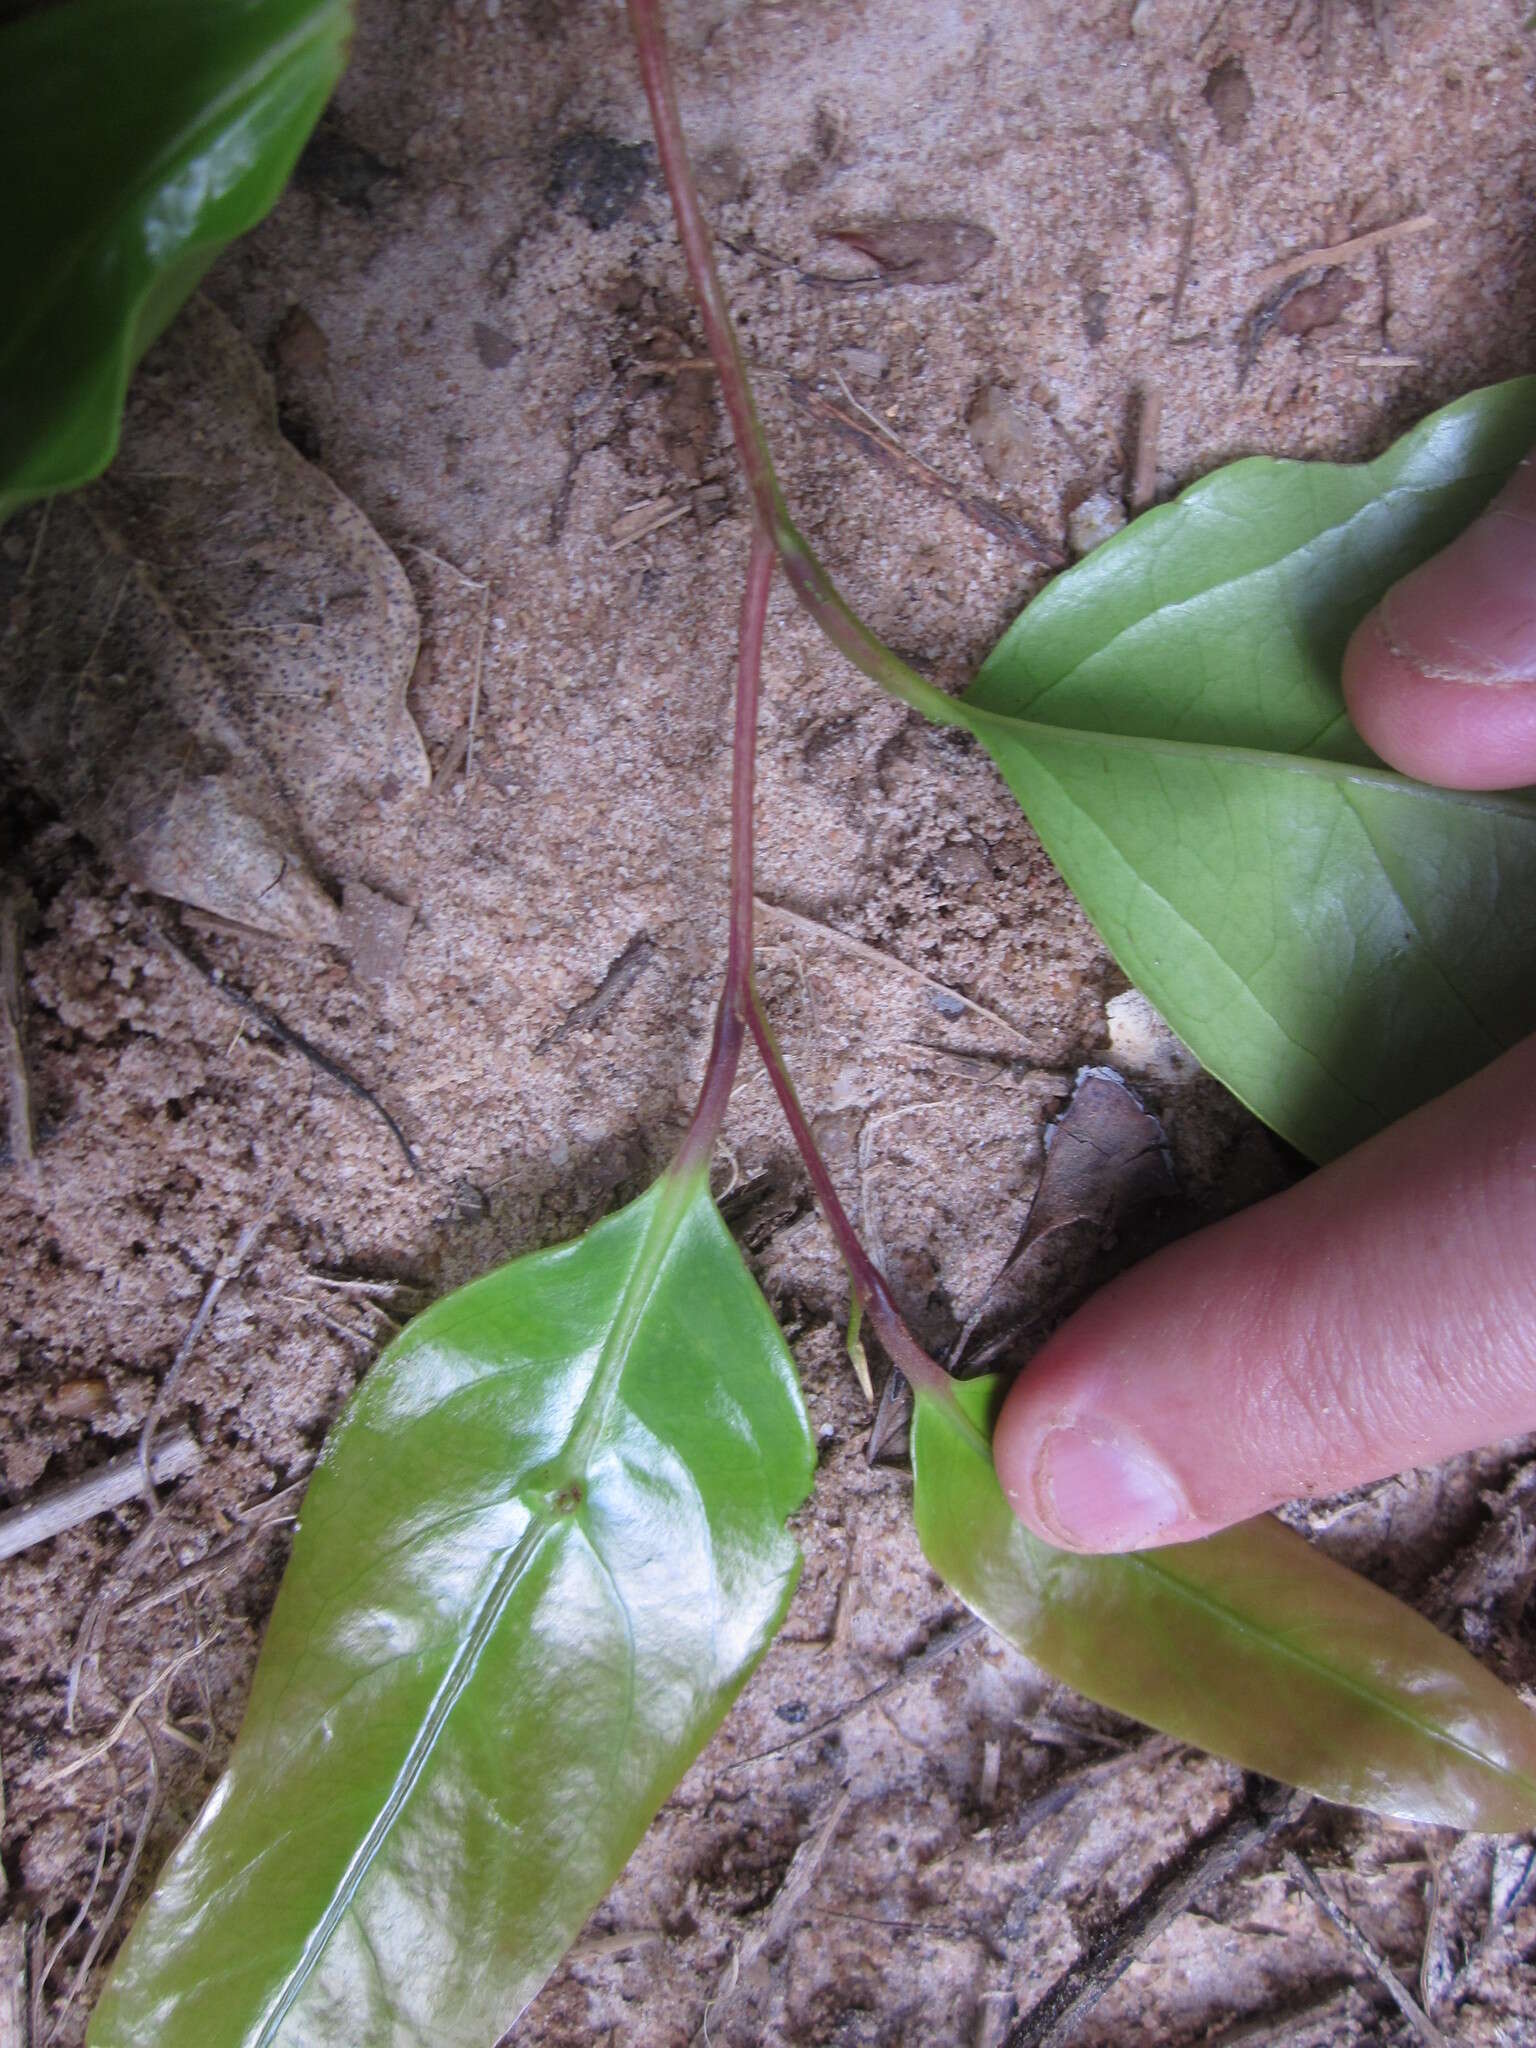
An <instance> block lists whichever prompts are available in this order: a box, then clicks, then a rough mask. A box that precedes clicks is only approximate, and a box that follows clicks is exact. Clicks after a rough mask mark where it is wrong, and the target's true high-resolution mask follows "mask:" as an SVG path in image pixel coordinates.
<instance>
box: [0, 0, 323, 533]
mask: <svg viewBox="0 0 1536 2048" xmlns="http://www.w3.org/2000/svg"><path fill="white" fill-rule="evenodd" d="M351 30H352V0H58V4H56V5H52V6H43V7H38V8H36V9H35V10H34V11H33V12H31V13H27V14H24V15H22V16H21V17H20V18H19V19H18V20H14V21H11V22H8V23H6V24H5V25H4V26H3V27H0V188H3V189H4V191H5V193H6V200H5V205H4V207H3V209H0V307H3V311H0V519H4V518H5V517H6V516H7V515H8V514H9V513H10V512H12V511H14V510H15V508H16V506H17V505H18V504H21V503H23V502H24V501H25V500H26V499H28V498H32V497H38V496H40V495H42V494H44V493H46V492H49V491H58V490H66V489H69V488H71V487H72V486H74V485H76V484H80V483H84V482H85V481H86V480H87V479H88V478H89V477H93V476H95V475H97V474H98V473H99V472H100V471H101V470H102V469H103V468H104V467H105V466H106V464H107V463H108V462H109V461H110V459H111V457H112V453H113V450H114V449H115V448H116V446H117V429H118V420H119V417H120V415H121V412H122V405H123V394H124V392H125V390H126V388H127V383H128V377H129V374H130V372H131V371H132V369H133V366H134V364H135V363H136V362H137V361H138V359H139V357H140V356H141V355H142V354H143V353H144V351H145V349H147V348H148V347H149V345H150V343H151V342H152V341H153V340H154V339H155V337H156V336H157V335H158V334H159V333H160V332H161V331H162V330H163V329H164V328H165V326H166V325H167V323H168V322H169V321H170V319H171V316H172V315H173V314H174V313H175V311H176V309H177V307H178V306H179V305H180V304H181V303H182V301H183V300H184V299H185V298H186V296H187V294H188V293H189V292H190V291H191V290H192V289H193V288H194V286H195V285H196V284H197V281H198V279H199V278H200V277H201V276H202V274H203V272H204V271H205V270H206V269H207V268H208V265H209V264H210V263H211V262H212V261H213V259H214V257H215V256H216V255H217V254H218V252H219V251H220V249H222V248H223V247H224V246H225V244H226V243H228V242H230V241H232V240H233V239H234V237H235V236H236V235H240V234H243V233H244V232H245V230H246V229H247V228H249V227H251V226H253V225H254V224H255V223H256V222H257V221H258V220H260V219H261V217H262V215H263V214H264V213H266V212H267V211H268V209H269V208H270V207H271V206H272V204H273V202H274V201H275V200H276V198H277V195H278V193H279V192H280V191H281V190H282V188H283V185H284V183H285V182H286V180H287V178H288V174H289V173H290V171H291V170H292V169H293V165H294V162H295V159H296V158H297V156H298V154H299V151H300V149H301V148H302V147H303V145H304V141H305V138H306V137H307V136H308V134H309V132H310V130H311V128H312V127H313V126H314V124H315V121H316V120H317V119H318V117H319V114H320V110H321V108H322V107H323V106H324V105H325V102H326V100H327V98H328V97H329V96H330V92H331V88H332V86H333V85H334V84H335V83H336V80H337V78H338V77H339V76H340V74H341V70H342V66H343V64H344V63H345V61H346V52H347V42H348V38H349V37H350V35H351Z"/></svg>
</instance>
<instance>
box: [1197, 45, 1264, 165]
mask: <svg viewBox="0 0 1536 2048" xmlns="http://www.w3.org/2000/svg"><path fill="white" fill-rule="evenodd" d="M1205 103H1206V105H1207V106H1208V107H1209V108H1210V110H1211V112H1212V114H1213V115H1214V116H1215V118H1216V132H1217V134H1218V135H1219V136H1220V137H1221V139H1222V141H1223V142H1225V143H1227V144H1228V145H1229V146H1230V145H1231V144H1232V143H1235V142H1241V141H1242V139H1243V130H1244V129H1245V128H1246V127H1247V126H1248V116H1249V115H1250V114H1251V113H1252V112H1253V87H1252V86H1251V85H1250V84H1249V83H1248V74H1247V72H1246V71H1245V70H1244V69H1243V67H1242V65H1241V63H1240V62H1239V61H1238V59H1237V58H1236V57H1225V58H1223V59H1222V61H1221V63H1219V64H1218V65H1217V66H1216V67H1215V69H1214V70H1213V71H1212V72H1211V73H1210V75H1209V76H1208V77H1207V79H1206V81H1205Z"/></svg>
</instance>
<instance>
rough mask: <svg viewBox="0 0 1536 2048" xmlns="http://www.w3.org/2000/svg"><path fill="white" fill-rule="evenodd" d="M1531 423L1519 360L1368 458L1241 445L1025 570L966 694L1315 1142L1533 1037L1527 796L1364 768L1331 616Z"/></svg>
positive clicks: (1533, 802)
mask: <svg viewBox="0 0 1536 2048" xmlns="http://www.w3.org/2000/svg"><path fill="white" fill-rule="evenodd" d="M1533 440H1536V378H1533V377H1525V378H1519V379H1516V380H1515V381H1514V382H1512V383H1509V384H1503V385H1498V386H1495V387H1494V388H1492V389H1490V390H1486V391H1480V392H1475V393H1474V394H1473V395H1472V396H1471V397H1469V398H1464V399H1462V400H1460V401H1459V402H1458V403H1457V404H1455V405H1451V406H1448V407H1446V409H1445V410H1444V411H1443V412H1439V413H1436V414H1435V415H1434V416H1433V417H1432V418H1430V419H1428V420H1425V421H1424V422H1423V423H1422V424H1421V425H1420V426H1419V427H1417V428H1415V430H1414V431H1413V432H1412V433H1410V434H1408V435H1407V436H1406V437H1405V438H1404V439H1403V440H1401V441H1399V442H1398V443H1397V444H1396V446H1395V447H1393V448H1391V449H1389V450H1388V451H1387V453H1386V454H1385V455H1383V456H1382V457H1381V458H1380V459H1379V460H1378V461H1376V462H1373V463H1368V464H1366V465H1364V466H1362V467H1359V468H1346V467H1341V466H1337V465H1333V464H1327V463H1299V462H1271V461H1263V460H1254V461H1248V462H1239V463H1235V464H1233V465H1232V467H1231V468H1229V469H1224V470H1220V471H1218V472H1217V473H1216V474H1215V475H1214V476H1211V477H1208V478H1207V479H1206V480H1205V481H1204V482H1203V483H1198V484H1196V485H1194V486H1193V488H1192V489H1190V490H1188V491H1186V492H1185V494H1184V495H1183V497H1182V498H1180V499H1179V500H1178V501H1177V502H1176V503H1175V504H1172V505H1168V506H1163V507H1160V508H1159V509H1157V510H1155V511H1152V512H1149V513H1147V514H1146V515H1145V516H1144V517H1143V518H1141V519H1138V520H1137V521H1136V522H1135V524H1134V525H1133V526H1131V527H1130V528H1128V529H1127V530H1126V532H1125V533H1124V534H1122V535H1120V536H1118V537H1117V538H1116V539H1114V540H1112V541H1110V542H1109V543H1108V544H1107V545H1106V546H1104V547H1102V548H1100V549H1098V550H1096V551H1095V553H1094V554H1093V555H1091V556H1090V557H1089V558H1088V560H1087V561H1085V562H1083V563H1081V564H1080V565H1079V566H1078V567H1077V568H1075V569H1072V570H1069V571H1068V573H1067V574H1066V575H1064V576H1061V577H1059V578H1058V579H1057V580H1056V581H1055V582H1054V583H1053V584H1051V585H1050V586H1049V588H1048V589H1046V590H1045V591H1044V592H1043V593H1042V594H1041V596H1040V597H1038V598H1037V599H1036V600H1035V602H1034V603H1033V604H1031V605H1030V606H1029V608H1028V609H1027V610H1026V611H1025V612H1024V614H1023V615H1022V617H1020V618H1019V619H1018V620H1017V621H1016V623H1015V624H1014V625H1013V626H1012V627H1010V628H1009V630H1008V632H1007V633H1006V634H1005V635H1004V636H1003V639H1002V640H1001V642H1000V643H999V645H998V647H997V648H996V650H995V651H994V653H993V654H992V655H991V657H990V658H989V659H988V661H987V662H986V663H985V665H984V666H983V668H982V671H981V674H980V676H979V677H978V678H977V681H976V683H975V684H974V685H973V687H972V688H971V690H970V691H969V692H968V694H967V696H966V698H965V699H964V704H965V708H966V712H967V723H968V724H969V725H970V726H971V729H972V730H973V731H974V732H975V734H976V736H977V738H978V739H979V740H980V741H981V742H982V744H983V745H984V746H985V747H986V748H987V749H988V751H989V752H990V753H991V754H992V755H993V757H994V758H995V759H996V761H997V763H998V765H999V767H1000V768H1001V769H1002V771H1003V774H1004V775H1005V777H1006V778H1007V780H1008V782H1009V785H1010V786H1011V788H1012V789H1013V791H1014V794H1015V795H1016V796H1017V797H1018V799H1019V802H1020V803H1021V804H1022V805H1023V807H1024V809H1025V810H1026V811H1027V812H1028V814H1029V818H1030V822H1031V823H1032V824H1033V825H1034V827H1035V829H1036V830H1037V831H1038V833H1039V834H1040V837H1041V839H1042V840H1043V841H1044V843H1045V846H1046V848H1047V850H1048V851H1049V852H1050V854H1051V857H1052V858H1053V859H1054V860H1055V861H1056V862H1057V864H1058V865H1059V866H1060V868H1061V870H1062V872H1063V874H1064V875H1065V876H1066V878H1067V880H1068V882H1069V883H1070V884H1071V886H1072V888H1073V889H1074V890H1075V892H1076V893H1077V895H1078V896H1079V897H1080V898H1081V899H1082V902H1083V906H1084V908H1085V909H1086V910H1087V912H1088V915H1089V916H1090V917H1091V918H1092V919H1093V921H1094V923H1095V924H1096V925H1097V926H1098V928H1099V930H1100V931H1101V932H1102V934H1103V936H1104V938H1105V940H1106V942H1107V943H1108V945H1109V946H1110V948H1111V950H1112V951H1113V952H1114V954H1115V956H1116V958H1117V959H1118V960H1119V961H1120V963H1121V965H1122V966H1123V967H1124V968H1125V970H1126V972H1127V974H1129V975H1130V976H1131V978H1132V979H1133V980H1134V981H1135V982H1136V983H1137V984H1138V985H1139V986H1140V987H1141V988H1142V989H1144V990H1145V991H1146V993H1147V994H1148V995H1149V996H1150V997H1151V998H1152V1000H1153V1002H1155V1003H1156V1004H1157V1006H1158V1008H1159V1009H1160V1010H1161V1011H1162V1012H1163V1014H1164V1015H1165V1016H1166V1017H1167V1019H1168V1021H1169V1023H1170V1024H1172V1025H1173V1027H1174V1029H1175V1030H1176V1031H1177V1032H1178V1033H1179V1035H1180V1037H1181V1038H1183V1039H1184V1040H1185V1041H1186V1043H1187V1044H1188V1045H1189V1046H1190V1047H1191V1048H1192V1049H1193V1050H1194V1051H1195V1052H1196V1053H1197V1054H1198V1055H1199V1057H1200V1059H1201V1060H1203V1061H1204V1063H1205V1064H1206V1066H1208V1067H1209V1068H1210V1069H1211V1071H1212V1072H1213V1073H1215V1074H1216V1075H1217V1076H1218V1077H1219V1078H1220V1079H1221V1080H1222V1081H1224V1082H1225V1083H1226V1084H1227V1086H1228V1087H1229V1088H1231V1089H1232V1090H1233V1092H1234V1093H1235V1094H1237V1095H1239V1096H1240V1097H1241V1098H1242V1099H1243V1101H1245V1102H1246V1103H1247V1104H1248V1105H1249V1107H1250V1108H1251V1109H1253V1110H1254V1111H1255V1112H1256V1113H1257V1114H1258V1115H1259V1116H1261V1117H1262V1118H1263V1119H1264V1121H1265V1122H1266V1123H1268V1124H1270V1125H1272V1126H1273V1127H1274V1128H1275V1129H1276V1130H1278V1131H1280V1132H1281V1133H1282V1134H1283V1135H1284V1136H1286V1137H1287V1138H1289V1139H1290V1140H1291V1141H1292V1143H1294V1144H1296V1145H1298V1146H1299V1147H1300V1148H1301V1149H1302V1150H1303V1151H1304V1152H1307V1153H1309V1154H1310V1155H1311V1156H1312V1157H1313V1158H1315V1159H1323V1158H1327V1157H1330V1156H1332V1155H1333V1154H1335V1153H1338V1152H1342V1151H1345V1150H1347V1149H1348V1147H1349V1146H1351V1145H1353V1144H1355V1143H1357V1142H1358V1141H1359V1140H1360V1139H1362V1138H1364V1137H1367V1136H1369V1134H1370V1133H1371V1132H1373V1131H1375V1130H1377V1129H1379V1128H1381V1126H1383V1125H1384V1124H1387V1123H1390V1122H1392V1121H1393V1120H1394V1119H1395V1118H1397V1117H1399V1116H1401V1115H1403V1114H1404V1113H1405V1112H1406V1111H1407V1110H1410V1109H1412V1108H1414V1107H1416V1106H1417V1105H1418V1104H1419V1103H1420V1102H1423V1101H1425V1100H1427V1099H1428V1098H1429V1097H1430V1096H1432V1095H1436V1094H1438V1093H1440V1092H1441V1091H1442V1090H1443V1089H1445V1088H1447V1087H1449V1086H1451V1085H1452V1083H1454V1082H1456V1081H1458V1080H1461V1079H1463V1078H1464V1077H1465V1076H1466V1075H1467V1074H1469V1073H1472V1072H1474V1071H1475V1070H1476V1069H1477V1068H1478V1067H1481V1066H1483V1065H1485V1064H1486V1063H1487V1062H1488V1061H1489V1060H1490V1059H1492V1058H1493V1057H1494V1056H1495V1055H1496V1054H1497V1053H1499V1052H1501V1051H1502V1050H1503V1049H1504V1048H1505V1047H1507V1046H1509V1045H1511V1044H1513V1043H1514V1042H1515V1041H1516V1040H1517V1039H1519V1038H1521V1037H1523V1036H1524V1034H1525V1033H1526V1032H1528V1031H1530V1030H1531V1029H1533V1028H1536V793H1533V792H1531V791H1521V792H1516V793H1511V794H1505V795H1494V796H1486V795H1478V794H1468V793H1464V792H1454V791H1446V790H1433V789H1428V788H1425V787H1424V785H1422V784H1421V783H1416V782H1411V781H1409V780H1408V779H1407V778H1406V777H1405V776H1401V775H1397V774H1394V773H1393V772H1392V771H1390V770H1388V769H1386V768H1383V767H1382V766H1381V765H1380V764H1379V763H1377V762H1376V761H1375V760H1374V758H1373V757H1372V756H1371V754H1370V753H1369V752H1368V751H1367V750H1366V748H1365V746H1364V743H1363V742H1362V741H1361V740H1360V738H1359V737H1358V735H1357V734H1356V733H1355V732H1354V730H1353V728H1352V727H1351V726H1350V724H1349V722H1348V720H1347V719H1346V717H1345V714H1344V707H1343V699H1342V696H1341V694H1340V690H1339V682H1338V677H1339V667H1340V661H1341V658H1342V655H1343V652H1344V646H1345V643H1346V641H1347V640H1348V638H1349V634H1350V632H1351V631H1352V629H1353V627H1354V626H1355V625H1356V624H1357V623H1358V621H1359V620H1360V619H1361V618H1362V617H1364V615H1365V613H1366V612H1367V611H1369V610H1370V609H1371V607H1372V606H1373V605H1374V604H1375V603H1376V601H1377V599H1378V598H1380V597H1381V595H1382V594H1383V593H1384V592H1385V591H1386V590H1387V589H1388V587H1389V586H1390V585H1391V584H1392V583H1394V582H1395V581H1396V580H1397V578H1398V577H1400V576H1401V575H1403V574H1404V573H1405V572H1406V571H1407V570H1409V569H1411V568H1412V567H1413V566H1414V565H1415V564H1416V563H1418V562H1420V561H1423V560H1424V559H1425V558H1426V557H1427V556H1429V555H1431V554H1433V553H1434V552H1435V551H1436V550H1437V549H1439V548H1440V547H1442V546H1443V545H1444V544H1445V543H1446V542H1447V541H1448V540H1449V539H1451V537H1452V536H1453V535H1454V534H1455V533H1457V532H1458V531H1459V530H1460V528H1461V527H1463V526H1464V525H1465V524H1466V523H1467V521H1468V520H1469V519H1471V518H1472V517H1473V515H1474V514H1476V513H1477V512H1479V511H1480V510H1481V509H1482V507H1483V506H1484V505H1485V504H1486V503H1487V501H1488V500H1489V499H1490V498H1491V497H1492V496H1493V494H1494V492H1495V491H1496V490H1497V489H1498V487H1499V486H1500V485H1501V484H1502V483H1503V482H1504V480H1505V478H1506V477H1507V475H1508V474H1509V472H1510V470H1511V469H1512V468H1513V467H1514V464H1515V463H1516V462H1517V461H1518V459H1519V458H1520V456H1521V455H1522V454H1523V453H1524V451H1525V450H1526V448H1528V447H1529V445H1530V444H1531V442H1532V441H1533Z"/></svg>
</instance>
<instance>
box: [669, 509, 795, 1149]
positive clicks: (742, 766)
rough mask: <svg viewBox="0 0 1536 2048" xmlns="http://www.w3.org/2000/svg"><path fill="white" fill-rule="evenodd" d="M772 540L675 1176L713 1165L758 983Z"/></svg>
mask: <svg viewBox="0 0 1536 2048" xmlns="http://www.w3.org/2000/svg"><path fill="white" fill-rule="evenodd" d="M773 564H774V554H773V543H772V542H771V541H770V540H769V539H768V538H767V536H766V535H765V534H764V533H763V531H762V529H761V528H760V527H757V528H754V529H753V533H752V555H751V559H750V560H749V562H748V564H747V587H746V590H745V591H744V593H743V595H742V600H741V623H740V627H739V630H738V634H737V643H736V730H735V735H734V738H733V741H732V751H731V880H730V927H729V935H728V937H727V939H726V952H725V987H724V989H723V990H722V991H721V995H720V1007H719V1009H718V1010H717V1011H716V1012H715V1036H714V1042H713V1043H712V1044H711V1046H710V1049H709V1063H708V1065H707V1066H706V1067H705V1069H704V1080H703V1082H702V1084H701V1086H700V1088H699V1100H698V1106H697V1108H696V1109H695V1110H694V1112H693V1120H692V1122H691V1123H690V1124H689V1126H688V1129H687V1132H686V1134H685V1135H684V1138H683V1142H682V1144H681V1145H680V1146H679V1148H678V1153H677V1158H676V1161H675V1162H674V1171H676V1172H679V1173H688V1172H692V1171H694V1170H695V1169H697V1168H699V1167H707V1166H708V1164H709V1155H710V1153H711V1152H712V1151H713V1150H714V1145H715V1139H716V1138H717V1137H718V1136H719V1134H720V1126H721V1124H722V1122H723V1121H724V1118H725V1111H726V1105H727V1103H728V1102H729V1101H730V1099H731V1089H732V1087H733V1086H734V1084H735V1080H736V1068H737V1065H738V1064H739V1062H740V1059H741V1046H742V1037H743V1033H744V1030H745V1025H746V1017H747V1008H748V1003H749V1001H750V996H751V985H752V799H753V782H754V775H755V770H756V764H757V700H758V691H759V682H760V678H761V674H762V660H763V629H764V626H765V624H766V621H767V617H768V592H769V590H770V588H771V587H772V584H773Z"/></svg>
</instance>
